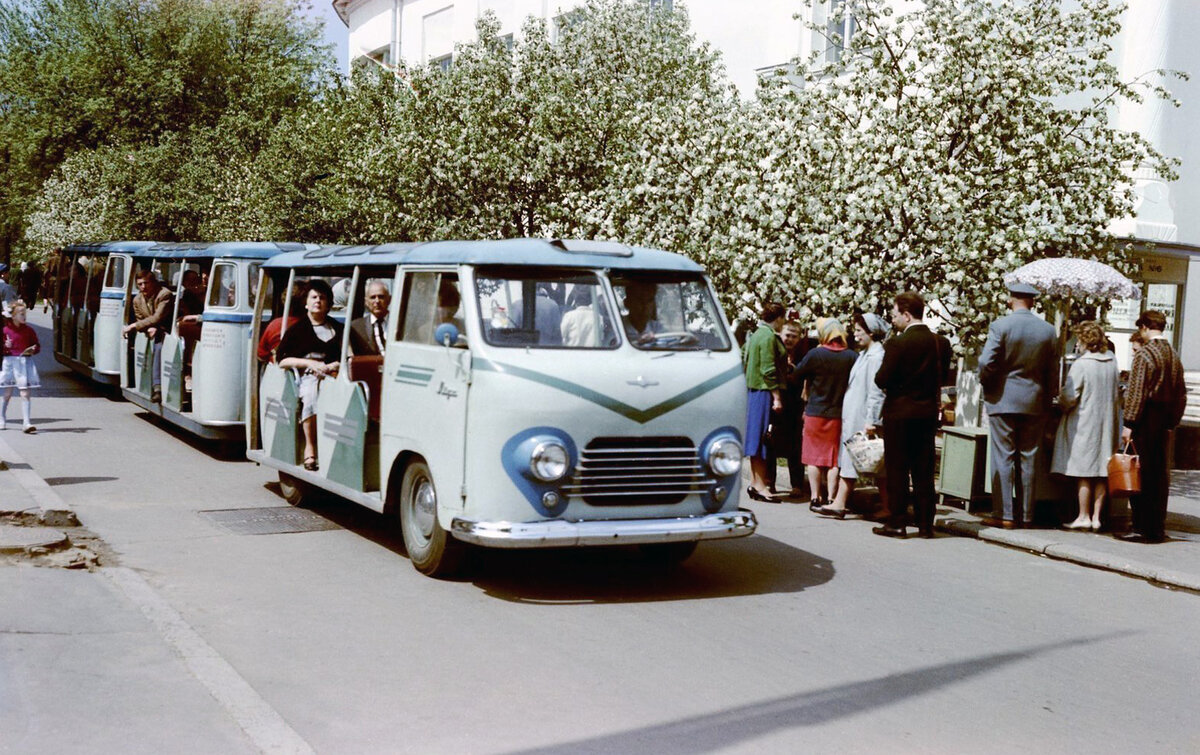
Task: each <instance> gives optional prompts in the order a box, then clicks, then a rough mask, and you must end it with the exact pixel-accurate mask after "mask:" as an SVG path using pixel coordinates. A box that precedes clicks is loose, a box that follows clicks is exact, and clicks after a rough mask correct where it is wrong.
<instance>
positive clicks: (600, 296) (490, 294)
mask: <svg viewBox="0 0 1200 755" xmlns="http://www.w3.org/2000/svg"><path fill="white" fill-rule="evenodd" d="M475 295H476V296H477V297H478V302H479V316H480V318H481V320H482V328H481V329H482V331H483V337H484V339H485V340H486V341H487V342H488V343H489V344H491V345H493V346H517V347H522V348H541V349H547V348H549V349H615V348H617V346H619V345H620V341H619V339H618V336H617V326H616V324H615V322H614V318H613V316H612V314H611V311H610V308H609V306H608V301H607V299H606V297H605V294H604V288H603V286H602V284H601V282H600V278H599V277H598V276H597V275H596V274H595V273H593V272H590V271H577V270H566V271H563V270H537V269H530V268H481V269H479V270H478V271H477V272H476V275H475Z"/></svg>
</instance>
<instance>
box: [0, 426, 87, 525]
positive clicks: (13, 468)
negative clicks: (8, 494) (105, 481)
mask: <svg viewBox="0 0 1200 755" xmlns="http://www.w3.org/2000/svg"><path fill="white" fill-rule="evenodd" d="M0 464H3V465H4V466H5V468H6V470H7V471H8V472H10V473H11V474H12V476H13V479H14V480H15V481H16V482H17V484H18V485H20V486H21V488H22V489H24V491H25V492H26V493H27V494H29V497H30V498H32V499H33V502H34V503H35V504H37V508H38V511H39V512H40V513H39V516H38V519H39V520H40V521H41V523H42V524H45V525H48V526H50V527H75V526H78V525H79V518H78V517H76V516H75V512H74V511H72V510H71V507H70V506H69V505H68V504H67V502H66V501H64V500H63V499H62V497H61V496H60V495H59V494H58V493H56V492H54V488H52V487H50V485H49V483H47V482H46V481H45V480H43V479H42V477H41V475H39V474H38V473H37V472H35V471H33V467H31V466H30V465H29V462H27V461H25V459H24V457H22V456H21V455H20V454H19V453H17V452H16V451H15V450H13V447H12V446H10V445H8V444H7V443H5V442H4V441H3V440H0ZM23 511H25V512H26V513H28V511H29V510H28V509H23ZM4 513H16V512H7V511H6V512H4Z"/></svg>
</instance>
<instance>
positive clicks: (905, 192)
mask: <svg viewBox="0 0 1200 755" xmlns="http://www.w3.org/2000/svg"><path fill="white" fill-rule="evenodd" d="M2 2H3V0H0V3H2ZM15 7H16V8H20V9H21V10H20V11H18V10H15V9H14V8H15ZM843 7H844V11H842V12H846V13H853V14H854V15H855V19H856V28H857V32H856V34H855V35H854V36H853V38H852V39H851V40H849V42H848V43H847V44H845V45H844V50H843V53H842V55H841V56H840V60H839V61H838V62H837V63H834V64H830V63H826V62H825V59H824V57H823V55H822V53H823V51H817V54H816V55H814V57H813V58H812V59H810V60H807V61H797V62H796V65H795V69H794V72H793V76H792V81H794V82H796V83H797V86H791V85H790V84H789V83H787V82H785V81H784V80H782V79H781V80H778V81H773V82H768V83H767V84H766V85H765V86H764V87H762V88H761V89H760V91H759V93H758V96H757V97H756V98H755V99H753V100H749V101H746V100H740V99H738V98H737V97H736V96H735V94H734V92H733V90H732V88H731V86H730V85H729V83H728V81H727V80H726V79H725V77H724V75H723V71H722V70H721V65H720V61H719V59H718V57H717V55H716V54H715V53H714V52H713V51H712V50H711V49H710V48H709V47H708V46H706V45H704V44H702V43H699V42H697V40H696V39H695V38H694V36H693V35H692V34H691V32H690V30H689V23H688V18H687V16H686V14H685V13H683V12H682V11H681V10H676V11H665V10H662V9H661V8H658V9H653V10H652V9H650V8H649V7H648V5H647V4H646V3H645V2H644V0H589V2H587V3H585V4H584V5H583V6H582V7H581V8H580V9H579V10H578V11H575V12H573V13H572V15H571V17H570V18H571V22H570V23H569V24H567V25H565V26H563V28H556V26H555V25H554V24H549V25H548V24H547V23H545V22H543V21H540V20H536V19H531V20H529V21H527V22H526V24H525V26H524V28H523V30H522V33H521V35H520V36H519V38H518V41H517V43H516V45H515V46H513V47H511V49H510V46H509V45H508V44H506V41H505V40H504V39H501V38H500V37H498V36H497V35H498V31H499V26H498V24H497V22H496V20H495V18H494V17H493V16H490V15H487V14H485V15H484V17H483V18H482V19H481V20H480V22H479V24H478V32H479V33H478V39H477V40H475V41H473V42H471V43H469V44H464V45H460V46H459V47H458V49H457V50H456V53H455V57H454V63H453V65H452V66H451V67H450V68H449V70H443V69H442V68H440V67H437V66H426V67H418V68H412V69H407V68H404V67H401V68H396V69H391V68H384V67H372V68H369V69H362V70H358V71H356V73H355V75H354V77H353V79H352V80H351V81H349V82H332V83H331V82H327V81H326V79H325V78H324V77H325V75H326V73H327V71H328V68H327V63H326V61H325V58H324V57H323V53H322V51H320V49H319V48H318V47H316V46H315V36H314V35H315V30H314V29H313V28H312V27H311V25H307V24H305V23H302V22H300V21H299V20H298V18H297V15H296V12H297V8H298V6H297V5H296V4H295V3H294V2H284V1H283V0H279V2H274V3H272V2H265V3H242V2H238V1H237V0H219V1H218V2H214V3H202V2H199V0H154V1H153V2H151V1H150V0H146V1H145V2H134V0H120V2H118V3H113V4H89V3H86V2H84V1H83V0H36V2H34V0H30V1H29V2H27V3H25V4H23V5H21V6H11V5H10V6H0V8H2V10H3V13H2V15H0V35H2V36H0V41H3V43H4V51H3V53H2V54H0V84H3V87H2V88H0V92H3V93H4V94H3V95H0V96H2V97H3V100H0V118H3V120H2V121H0V129H3V130H4V133H5V135H6V136H12V138H11V139H10V141H9V146H6V147H4V148H3V150H2V151H0V170H4V171H5V177H7V178H8V179H9V183H8V184H6V185H3V186H5V189H6V190H8V191H9V192H10V193H9V194H8V195H2V194H0V211H3V212H4V213H6V215H5V217H6V218H8V221H7V222H9V226H8V227H9V229H10V230H11V229H12V228H14V227H19V225H20V222H19V221H20V218H22V217H28V219H29V230H28V233H27V237H28V239H29V240H30V243H31V244H33V245H35V246H37V247H38V248H45V249H48V248H50V247H52V246H54V245H57V244H61V243H64V242H66V241H72V240H79V239H82V238H103V237H122V236H123V237H129V236H143V237H153V238H161V239H164V240H171V239H197V238H213V239H216V238H245V239H264V238H273V239H288V240H296V241H317V242H342V243H368V242H380V241H404V240H423V239H438V238H497V237H511V236H566V237H572V236H573V237H588V238H609V239H617V240H621V241H625V242H628V243H634V244H643V245H649V246H657V247H661V248H665V249H670V250H673V251H678V252H681V253H684V254H687V255H689V256H691V257H693V258H694V259H697V260H698V261H700V262H702V263H704V264H705V265H706V266H707V267H708V269H709V271H710V272H711V273H712V275H713V277H714V280H715V282H716V284H717V287H718V290H719V292H720V293H721V295H722V298H723V301H724V304H725V306H726V308H727V310H728V311H729V312H730V313H732V314H734V315H735V316H736V315H748V314H750V313H752V312H753V311H755V310H756V309H757V308H758V305H759V303H760V302H762V301H764V300H767V299H776V300H780V301H785V302H788V303H792V304H796V305H798V306H800V307H801V308H802V309H807V310H808V312H810V313H812V314H835V315H842V316H845V315H846V314H848V313H849V312H850V311H852V310H854V309H864V310H875V311H882V310H884V309H886V307H887V306H888V303H889V300H890V298H891V296H892V295H893V294H895V293H896V292H898V291H900V290H903V289H906V288H912V289H916V290H918V291H921V292H923V293H924V294H926V296H927V297H929V298H932V299H936V301H937V311H938V313H939V314H941V315H943V316H945V318H946V319H948V320H949V321H950V322H951V323H952V325H953V326H954V328H955V331H956V332H957V333H958V334H959V335H961V336H963V337H964V343H966V344H967V345H969V344H970V342H971V341H972V339H975V338H977V337H978V336H979V335H980V334H981V333H982V332H983V330H984V328H985V326H986V323H987V321H988V320H989V319H990V318H991V317H992V316H993V315H994V314H995V313H996V312H997V310H998V307H999V305H1000V302H1001V299H1002V289H1001V286H1000V278H1001V275H1002V274H1003V273H1004V272H1007V271H1009V270H1012V269H1014V268H1015V267H1017V266H1019V265H1021V264H1023V263H1025V262H1028V261H1030V260H1032V259H1036V258H1038V257H1041V256H1049V255H1054V256H1058V255H1068V256H1081V257H1091V258H1094V259H1101V260H1103V261H1106V262H1115V263H1117V264H1122V263H1123V261H1124V258H1125V254H1126V252H1125V250H1124V249H1123V248H1122V247H1121V246H1120V245H1119V244H1118V243H1116V242H1115V241H1114V239H1112V238H1111V237H1110V235H1109V234H1108V232H1107V230H1106V229H1107V227H1108V226H1109V225H1110V223H1111V222H1112V221H1113V220H1114V219H1116V218H1122V217H1126V216H1128V215H1130V213H1131V212H1132V209H1133V204H1132V201H1133V197H1132V193H1131V190H1130V188H1129V186H1128V178H1127V176H1128V175H1130V173H1131V172H1132V171H1133V169H1135V168H1142V169H1144V168H1147V167H1148V168H1150V169H1152V171H1154V172H1156V173H1157V174H1158V175H1161V176H1165V177H1170V176H1171V175H1172V170H1173V167H1174V162H1173V161H1171V160H1169V159H1167V158H1165V157H1164V156H1163V155H1161V154H1159V153H1158V152H1157V151H1155V149H1154V148H1153V146H1152V145H1151V144H1149V143H1148V142H1147V141H1146V140H1145V139H1144V138H1142V137H1140V136H1138V135H1137V134H1130V133H1125V132H1122V131H1120V130H1118V129H1116V128H1114V127H1113V126H1112V125H1111V124H1110V122H1109V117H1110V113H1111V111H1112V108H1113V106H1114V104H1115V103H1118V102H1120V101H1124V100H1131V101H1135V102H1136V101H1138V100H1139V99H1140V98H1142V97H1144V96H1151V97H1169V96H1170V95H1169V93H1168V92H1167V91H1166V90H1165V89H1163V88H1162V86H1161V83H1153V82H1152V83H1149V84H1147V83H1146V82H1127V81H1123V80H1122V79H1121V78H1120V76H1119V74H1118V71H1117V70H1116V69H1115V68H1114V67H1113V65H1112V64H1111V63H1110V62H1109V58H1110V53H1111V47H1110V42H1111V39H1112V37H1113V35H1114V34H1115V33H1116V32H1117V31H1118V26H1117V24H1118V18H1119V13H1120V8H1119V7H1116V6H1113V5H1112V4H1110V3H1109V2H1108V0H1080V1H1079V2H1074V3H1071V4H1069V5H1068V4H1067V3H1066V2H1064V1H1063V0H928V2H925V3H922V4H906V5H905V6H904V7H909V8H911V10H909V11H908V12H905V13H895V12H893V4H891V3H888V2H882V1H881V0H850V1H849V2H847V3H846V4H845V5H844V6H843ZM168 8H170V9H171V11H172V13H193V14H198V15H196V19H197V21H196V23H191V24H184V23H181V22H176V19H175V17H174V16H172V17H171V18H170V19H167V18H166V16H167V15H168V14H167V9H168ZM32 9H38V13H37V14H34V13H33V10H32ZM39 14H40V15H39ZM56 14H57V15H56ZM52 17H53V18H59V17H65V18H67V19H68V20H72V23H73V26H72V25H71V24H68V25H67V26H68V27H71V29H69V30H63V29H56V28H51V25H50V24H49V21H48V20H47V19H49V18H52ZM14 19H16V20H20V23H17V21H16V20H14ZM84 19H88V21H87V23H84V22H83V21H84ZM92 19H94V22H93V20H92ZM202 21H203V22H202ZM35 22H36V23H35ZM827 28H829V27H827V26H826V25H820V26H819V27H815V29H816V30H817V31H819V32H822V33H823V32H824V31H825V30H826V29H827ZM18 32H20V33H21V34H24V35H25V36H24V37H20V39H19V40H18V41H19V44H18V42H14V41H13V40H16V39H17V38H18V36H19V34H18ZM122 35H123V36H122ZM80 40H99V41H96V42H88V44H91V45H92V47H90V48H88V49H90V50H91V53H90V54H87V55H84V54H82V53H80V54H76V53H75V48H77V47H86V45H84V44H83V42H81V41H80ZM109 41H111V42H112V48H111V51H110V52H108V53H104V54H101V52H100V51H104V50H107V49H109V48H108V47H106V46H105V45H106V44H107V42H109ZM101 42H104V43H105V44H101ZM14 45H15V46H16V47H19V48H21V50H22V51H21V52H20V54H18V53H17V52H14V49H16V47H14ZM53 45H57V47H53ZM25 48H28V49H25ZM52 48H53V49H55V50H59V51H62V52H63V55H62V56H61V59H55V58H56V56H55V55H50V54H48V53H47V51H48V50H50V49H52ZM176 49H177V50H179V51H181V54H180V55H178V56H168V55H166V53H165V51H167V50H176ZM230 50H235V51H240V53H239V54H235V55H231V54H230ZM167 57H171V58H172V59H171V60H166V58H167ZM210 65H211V66H212V68H211V69H210V68H208V66H210ZM239 66H241V67H239ZM239 71H240V72H242V73H241V74H239ZM1160 73H1161V72H1160ZM1157 75H1158V74H1156V76H1157ZM239 76H245V77H250V78H251V79H253V80H245V81H243V80H241V78H239ZM24 79H28V81H27V82H26V81H24ZM19 80H20V81H19ZM34 81H36V82H37V84H36V85H35V84H34V83H33V82H34ZM1154 81H1155V82H1161V79H1160V78H1156V79H1155V80H1154ZM104 82H108V84H109V85H107V86H105V85H104ZM54 92H57V93H59V94H58V95H52V93H54ZM63 92H65V94H64V93H63ZM58 97H61V98H62V102H60V101H59V99H58ZM56 169H57V170H56ZM48 176H49V179H48V180H47V177H48ZM43 182H44V183H43ZM14 187H15V188H14ZM5 189H0V191H3V190H5ZM39 190H40V191H41V194H40V196H38V194H37V192H38V191H39ZM34 196H38V199H37V202H36V205H34V206H33V207H32V208H31V207H30V205H29V204H28V200H29V198H31V197H34ZM30 209H32V212H30ZM14 223H15V224H16V225H14Z"/></svg>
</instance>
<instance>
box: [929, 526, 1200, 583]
mask: <svg viewBox="0 0 1200 755" xmlns="http://www.w3.org/2000/svg"><path fill="white" fill-rule="evenodd" d="M935 526H936V527H937V528H938V529H940V530H942V531H943V532H948V533H950V534H953V535H960V536H963V537H973V538H977V539H979V540H984V541H987V542H990V543H996V544H998V545H1007V546H1009V547H1011V548H1020V549H1021V550H1027V551H1031V552H1033V553H1037V554H1039V555H1042V556H1046V557H1047V558H1053V559H1057V560H1059V561H1070V562H1072V563H1076V564H1080V565H1082V566H1090V567H1092V568H1095V569H1104V570H1106V571H1112V572H1118V573H1121V574H1125V575H1128V576H1130V577H1136V578H1138V579H1145V580H1148V581H1150V582H1156V583H1158V584H1163V585H1168V586H1170V587H1175V588H1179V589H1181V590H1190V591H1193V592H1200V575H1195V574H1187V573H1184V572H1180V571H1176V570H1174V569H1167V568H1163V567H1159V566H1154V565H1153V564H1147V563H1145V562H1143V561H1135V560H1132V559H1128V558H1122V557H1120V556H1114V555H1113V554H1111V553H1103V552H1101V551H1096V550H1092V549H1091V548H1083V547H1080V546H1078V545H1072V544H1070V543H1063V542H1061V541H1058V540H1054V539H1052V538H1049V537H1045V536H1041V535H1037V534H1034V533H1035V532H1038V531H1037V530H1006V529H1001V528H998V527H989V526H987V525H986V524H982V523H981V522H975V521H967V520H963V519H955V518H953V517H946V518H942V519H939V520H938V521H937V522H936V524H935Z"/></svg>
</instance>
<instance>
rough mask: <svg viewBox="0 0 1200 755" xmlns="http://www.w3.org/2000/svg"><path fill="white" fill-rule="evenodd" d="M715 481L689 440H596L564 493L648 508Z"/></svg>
mask: <svg viewBox="0 0 1200 755" xmlns="http://www.w3.org/2000/svg"><path fill="white" fill-rule="evenodd" d="M714 483H715V481H714V480H713V478H711V477H709V476H708V475H707V474H705V472H704V468H703V467H702V466H701V465H700V457H699V454H698V453H697V452H696V447H695V446H694V445H693V444H692V442H691V440H689V439H688V438H683V437H657V438H596V439H595V440H593V441H592V442H591V443H589V444H588V445H587V447H586V448H584V449H583V452H582V453H581V454H580V455H579V465H578V466H577V467H576V469H575V474H574V475H573V476H572V477H571V478H570V480H569V482H568V483H567V484H566V485H565V486H563V489H562V492H563V493H564V494H565V495H567V496H581V497H582V498H583V500H584V502H585V503H589V504H591V505H593V506H649V505H662V504H672V503H679V502H680V501H682V500H683V499H684V498H686V497H687V496H689V495H693V494H696V493H706V492H708V491H709V490H711V489H712V486H713V484H714Z"/></svg>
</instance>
